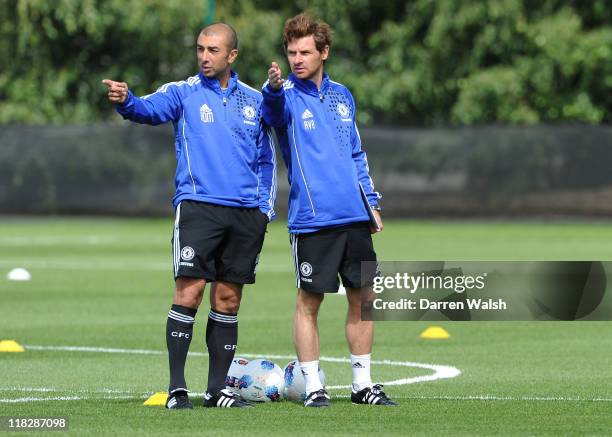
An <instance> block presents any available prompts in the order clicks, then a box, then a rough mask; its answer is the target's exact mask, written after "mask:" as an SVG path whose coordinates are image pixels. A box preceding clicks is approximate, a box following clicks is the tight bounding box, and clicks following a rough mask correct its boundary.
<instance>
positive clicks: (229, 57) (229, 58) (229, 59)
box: [227, 49, 238, 64]
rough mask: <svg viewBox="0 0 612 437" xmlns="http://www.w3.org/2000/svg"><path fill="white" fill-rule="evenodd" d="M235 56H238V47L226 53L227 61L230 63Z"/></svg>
mask: <svg viewBox="0 0 612 437" xmlns="http://www.w3.org/2000/svg"><path fill="white" fill-rule="evenodd" d="M237 57H238V49H232V50H230V52H229V54H228V55H227V62H228V63H230V64H232V63H233V62H234V61H235V60H236V58H237Z"/></svg>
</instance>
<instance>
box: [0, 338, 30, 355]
mask: <svg viewBox="0 0 612 437" xmlns="http://www.w3.org/2000/svg"><path fill="white" fill-rule="evenodd" d="M0 352H25V349H24V348H23V346H22V345H20V344H19V343H17V342H16V341H15V340H0Z"/></svg>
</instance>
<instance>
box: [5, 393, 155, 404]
mask: <svg viewBox="0 0 612 437" xmlns="http://www.w3.org/2000/svg"><path fill="white" fill-rule="evenodd" d="M146 396H148V395H145V396H143V395H125V396H102V397H84V396H53V397H50V398H36V397H27V398H15V399H0V404H19V403H23V402H43V401H90V400H131V399H145V398H146Z"/></svg>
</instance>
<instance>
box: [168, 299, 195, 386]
mask: <svg viewBox="0 0 612 437" xmlns="http://www.w3.org/2000/svg"><path fill="white" fill-rule="evenodd" d="M197 311H198V310H195V309H193V308H187V307H184V306H181V305H172V308H171V309H170V311H169V312H168V322H167V323H166V345H167V346H168V360H169V362H170V386H169V387H168V392H169V393H172V392H174V391H177V390H185V391H187V383H186V382H185V360H186V359H187V351H189V344H190V343H191V337H192V335H193V323H194V321H195V315H196V312H197Z"/></svg>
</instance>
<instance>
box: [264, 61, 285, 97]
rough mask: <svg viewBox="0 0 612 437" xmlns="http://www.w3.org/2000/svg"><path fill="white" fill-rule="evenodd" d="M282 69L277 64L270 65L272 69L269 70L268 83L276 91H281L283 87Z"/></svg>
mask: <svg viewBox="0 0 612 437" xmlns="http://www.w3.org/2000/svg"><path fill="white" fill-rule="evenodd" d="M282 74H283V73H282V72H281V69H280V67H279V66H278V64H277V63H276V62H272V64H270V69H269V70H268V83H269V84H270V86H271V87H272V89H274V90H279V89H280V87H282V86H283V82H284V80H283V77H282Z"/></svg>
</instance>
